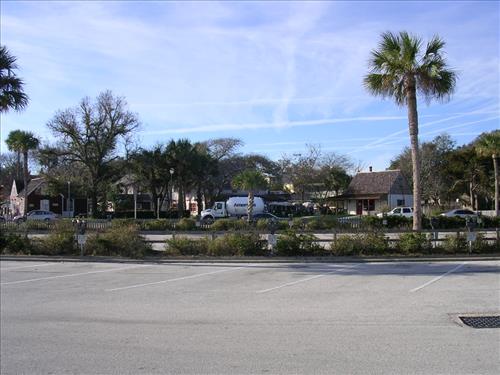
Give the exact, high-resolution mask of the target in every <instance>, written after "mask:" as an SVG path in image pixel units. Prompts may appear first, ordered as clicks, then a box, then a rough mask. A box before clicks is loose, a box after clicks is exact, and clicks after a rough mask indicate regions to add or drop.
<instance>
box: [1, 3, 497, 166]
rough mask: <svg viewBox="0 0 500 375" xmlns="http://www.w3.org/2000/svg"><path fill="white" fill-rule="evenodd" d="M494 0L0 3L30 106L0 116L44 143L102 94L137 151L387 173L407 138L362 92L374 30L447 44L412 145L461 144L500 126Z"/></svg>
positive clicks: (395, 116)
mask: <svg viewBox="0 0 500 375" xmlns="http://www.w3.org/2000/svg"><path fill="white" fill-rule="evenodd" d="M499 18H500V10H499V2H498V1H484V2H480V1H470V2H466V1H454V2H451V1H441V2H431V1H419V2H396V1H388V2H374V1H370V2H363V1H342V2H340V1H339V2H326V1H321V2H284V1H277V2H255V1H252V2H242V1H238V2H227V1H224V2H208V1H207V2H182V3H181V2H179V3H176V2H163V1H158V2H153V1H147V2H146V1H144V2H139V1H137V2H132V1H122V2H120V1H113V2H112V1H103V2H99V1H88V2H84V1H82V2H76V1H67V2H57V1H49V2H42V1H37V2H34V1H26V2H23V1H15V2H14V1H2V2H1V12H0V21H1V30H0V31H1V34H0V35H1V43H2V45H6V46H7V47H8V48H9V50H10V51H11V53H13V54H14V55H15V56H17V57H18V64H19V66H20V71H19V72H18V74H19V75H20V76H21V77H22V78H23V79H24V80H25V82H26V91H27V93H28V94H29V96H30V99H31V102H30V105H29V107H28V109H27V110H26V111H24V112H21V113H8V114H5V115H2V117H1V136H2V143H1V145H2V151H5V145H4V143H3V140H4V139H5V137H6V136H7V134H8V133H9V131H11V130H13V129H23V130H30V131H33V132H35V133H36V134H38V135H39V136H40V137H42V138H43V139H44V140H46V141H51V140H52V137H51V134H50V133H49V132H48V130H47V128H46V126H45V124H46V123H47V122H48V121H49V120H50V119H51V118H52V117H53V115H54V114H55V112H56V111H57V110H59V109H65V108H68V107H72V106H75V105H76V104H78V102H79V101H80V99H81V98H83V97H85V96H90V97H95V96H96V95H97V94H98V93H99V92H101V91H103V90H106V89H111V90H112V91H113V93H115V94H117V95H120V96H124V97H126V99H127V101H128V103H129V107H130V109H131V110H132V111H134V112H137V113H138V114H139V117H140V120H141V122H142V126H141V132H140V133H139V135H138V136H139V140H140V143H141V144H142V145H143V146H145V147H147V146H149V145H153V144H154V143H156V142H166V141H168V140H170V139H172V138H174V139H178V138H189V139H191V140H192V141H201V140H206V139H209V138H219V137H236V138H240V139H242V140H243V141H244V142H245V146H244V147H243V148H242V149H241V151H242V152H244V153H250V152H258V153H261V154H265V155H267V156H269V157H271V158H272V159H278V158H280V156H281V155H282V154H294V153H295V154H296V153H301V152H304V151H305V149H306V144H313V145H317V146H320V147H321V149H322V150H324V151H325V152H326V151H336V152H339V153H342V154H347V155H349V156H350V157H352V158H353V159H354V160H356V161H361V162H362V163H363V164H364V165H365V166H366V167H367V166H369V165H373V166H374V168H375V169H376V170H381V169H385V168H387V167H388V164H389V161H390V159H391V158H393V157H394V156H395V155H397V154H398V153H399V152H400V151H401V150H402V149H403V147H405V146H407V145H408V144H409V142H408V131H407V117H406V109H405V108H398V107H397V106H396V105H395V104H394V103H393V102H392V101H390V100H382V99H380V98H377V97H372V96H370V95H369V94H368V93H367V92H366V91H365V89H364V88H363V85H362V79H363V76H364V75H365V74H366V73H367V71H368V68H367V61H368V58H369V53H370V51H371V50H372V49H373V48H375V47H376V46H377V43H378V41H379V36H380V34H381V32H384V31H394V32H399V31H401V30H407V31H409V32H411V33H413V34H416V35H419V36H421V37H422V38H423V39H424V40H427V39H429V38H430V37H432V36H433V35H434V34H438V35H440V36H441V37H442V38H443V39H444V40H445V41H446V42H447V45H446V48H445V50H446V52H447V59H448V62H449V65H450V66H451V67H453V68H454V69H455V70H456V71H457V72H458V74H459V80H458V85H457V91H456V93H455V94H454V96H453V97H452V99H451V101H449V102H448V103H445V104H443V103H435V102H434V103H431V105H429V106H427V105H426V103H425V102H424V101H423V100H421V101H420V102H419V115H420V136H421V141H425V140H429V139H432V138H433V137H435V136H436V135H438V134H440V133H442V132H447V133H448V134H450V135H451V136H452V137H453V138H454V139H455V140H456V142H457V144H464V143H467V142H469V141H471V140H472V139H473V138H474V137H475V136H477V135H478V134H480V133H481V132H483V131H491V130H494V129H498V128H499V115H500V71H499V66H500V61H499V60H500V58H499V57H500V56H499V45H500V41H499V39H500V23H499Z"/></svg>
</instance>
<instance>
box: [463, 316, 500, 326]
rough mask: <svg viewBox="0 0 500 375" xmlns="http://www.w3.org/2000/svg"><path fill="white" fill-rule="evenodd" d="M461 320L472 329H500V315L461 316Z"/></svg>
mask: <svg viewBox="0 0 500 375" xmlns="http://www.w3.org/2000/svg"><path fill="white" fill-rule="evenodd" d="M459 318H460V320H461V321H462V322H463V323H464V324H466V325H468V326H469V327H472V328H500V315H496V316H493V315H492V316H459Z"/></svg>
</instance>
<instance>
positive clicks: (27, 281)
mask: <svg viewBox="0 0 500 375" xmlns="http://www.w3.org/2000/svg"><path fill="white" fill-rule="evenodd" d="M141 267H151V265H143V264H142V265H140V266H132V267H122V268H113V269H107V270H101V271H90V272H81V273H71V274H67V275H58V276H48V277H39V278H37V279H28V280H19V281H9V282H5V283H0V285H14V284H23V283H30V282H33V281H43V280H52V279H61V278H65V277H76V276H84V275H92V274H97V273H105V272H115V271H124V270H130V269H133V268H141Z"/></svg>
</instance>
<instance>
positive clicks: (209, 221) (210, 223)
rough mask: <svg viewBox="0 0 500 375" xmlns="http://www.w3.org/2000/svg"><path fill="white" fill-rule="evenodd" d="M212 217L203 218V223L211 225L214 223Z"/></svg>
mask: <svg viewBox="0 0 500 375" xmlns="http://www.w3.org/2000/svg"><path fill="white" fill-rule="evenodd" d="M214 221H215V220H214V219H213V218H211V217H207V218H205V219H203V224H206V225H212V224H213V223H214Z"/></svg>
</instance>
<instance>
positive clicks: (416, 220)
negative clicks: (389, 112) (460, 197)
mask: <svg viewBox="0 0 500 375" xmlns="http://www.w3.org/2000/svg"><path fill="white" fill-rule="evenodd" d="M407 104H408V127H409V132H410V144H411V162H412V166H413V230H414V231H420V230H422V204H421V202H422V198H421V193H420V192H421V190H420V155H419V148H418V112H417V95H416V88H415V79H414V78H413V77H410V78H409V79H408V82H407Z"/></svg>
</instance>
